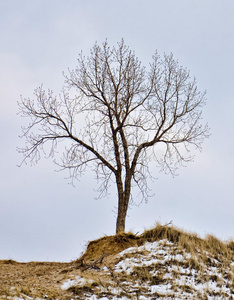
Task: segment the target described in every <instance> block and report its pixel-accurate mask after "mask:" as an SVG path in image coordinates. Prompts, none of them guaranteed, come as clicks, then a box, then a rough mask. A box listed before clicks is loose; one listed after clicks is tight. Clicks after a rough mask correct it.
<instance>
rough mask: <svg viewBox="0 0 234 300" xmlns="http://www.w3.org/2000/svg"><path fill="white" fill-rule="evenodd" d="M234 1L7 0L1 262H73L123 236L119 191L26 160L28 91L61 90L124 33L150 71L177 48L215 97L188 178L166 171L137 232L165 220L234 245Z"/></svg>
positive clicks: (136, 212) (0, 119) (0, 83)
mask: <svg viewBox="0 0 234 300" xmlns="http://www.w3.org/2000/svg"><path fill="white" fill-rule="evenodd" d="M233 11H234V1H233V0H230V1H229V0H223V1H220V0H206V1H204V0H194V1H193V0H189V1H188V0H173V1H172V0H161V1H159V0H145V1H143V0H141V1H139V0H128V1H126V0H118V1H114V0H83V1H81V0H66V1H55V0H50V1H45V0H34V1H30V0H28V1H26V0H21V1H18V0H7V1H3V0H2V1H0V45H1V47H0V66H1V68H0V124H1V133H0V135H1V136H0V143H1V147H0V168H1V172H0V190H1V194H0V259H15V260H18V261H31V260H51V261H55V260H57V261H70V260H72V259H75V258H77V257H79V256H80V253H81V252H82V251H83V250H84V249H85V246H86V244H87V242H88V241H90V240H93V239H96V238H99V237H101V236H103V235H105V234H107V235H110V234H114V233H115V222H116V214H115V211H116V209H115V207H116V205H117V197H116V192H115V190H114V189H113V190H112V194H111V195H110V196H109V197H108V198H104V199H101V200H95V199H94V198H95V196H97V193H96V192H95V189H96V188H97V184H96V182H95V181H94V174H92V173H91V172H87V173H86V175H84V176H83V177H82V178H81V181H79V182H77V183H76V187H73V186H71V185H69V181H68V180H66V179H65V177H66V176H67V174H66V172H65V173H62V172H55V169H56V166H55V165H54V164H53V163H52V161H50V160H41V161H40V162H39V163H38V164H37V165H36V166H34V167H31V166H30V165H23V166H22V167H20V168H19V167H17V165H18V164H20V162H21V160H22V157H21V155H20V154H18V153H17V151H16V147H17V146H23V145H24V141H23V140H21V139H20V138H19V137H18V136H19V135H20V134H21V125H23V124H24V123H25V122H26V120H25V119H22V118H21V117H19V116H18V115H17V109H18V108H17V101H19V100H20V95H23V97H32V96H33V90H34V88H36V87H38V86H40V85H41V83H43V84H44V87H45V88H51V89H53V90H54V91H55V92H56V93H59V92H60V90H61V88H62V85H63V82H64V78H63V76H62V72H63V71H65V72H66V71H67V69H68V68H75V66H76V58H77V56H78V54H79V52H80V51H81V50H82V51H83V52H84V53H85V54H88V52H89V49H90V48H91V47H92V46H93V44H94V43H95V41H97V42H98V43H102V42H103V41H105V39H106V38H107V39H108V41H109V44H110V45H116V43H117V42H119V41H120V40H121V38H124V40H125V43H126V44H127V45H129V47H130V48H131V49H133V50H135V52H136V55H137V56H138V57H139V59H140V60H141V61H142V63H143V64H144V65H147V64H148V63H149V62H150V61H151V57H152V55H153V53H154V52H155V50H158V52H159V54H163V53H164V52H165V53H170V52H172V53H173V54H174V57H175V58H176V59H178V60H179V63H180V64H181V65H183V66H184V67H187V68H188V69H189V70H190V71H191V75H192V76H195V77H196V79H197V82H198V87H199V89H200V90H201V91H205V90H206V91H207V105H206V107H205V108H204V109H203V117H204V121H207V122H208V123H209V126H210V128H211V134H212V135H211V137H210V138H209V139H208V140H206V141H205V142H204V144H203V151H202V153H199V152H197V153H195V154H196V157H195V161H194V162H193V163H190V164H188V165H187V167H186V168H181V169H180V170H179V171H178V173H179V176H177V177H175V178H172V177H171V176H170V175H164V174H163V173H159V172H158V169H157V168H154V166H152V167H153V170H154V175H155V176H156V177H157V178H158V179H157V180H156V181H155V182H154V183H152V184H151V188H152V191H153V192H154V194H155V195H154V196H153V197H152V198H150V199H149V202H148V203H147V204H145V203H143V204H141V205H140V206H139V207H138V206H133V207H131V208H130V210H129V213H128V217H127V223H126V228H127V230H132V231H133V232H138V231H139V232H142V231H143V230H144V229H145V228H146V229H147V228H151V227H152V226H153V225H154V224H155V222H157V221H159V222H161V223H162V224H164V223H167V222H169V221H171V220H173V224H174V225H175V226H177V227H179V228H183V229H185V230H187V231H192V232H196V233H198V234H199V235H201V236H202V237H203V236H205V235H206V234H214V235H216V236H217V237H219V238H221V239H223V240H227V239H230V238H234V184H233V181H234V169H233V167H234V138H233V129H234V126H233V123H234V119H233V111H234V93H233V84H234V18H233Z"/></svg>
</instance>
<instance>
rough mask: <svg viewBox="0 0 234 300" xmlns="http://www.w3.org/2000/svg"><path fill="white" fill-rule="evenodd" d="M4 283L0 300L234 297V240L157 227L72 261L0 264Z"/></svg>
mask: <svg viewBox="0 0 234 300" xmlns="http://www.w3.org/2000/svg"><path fill="white" fill-rule="evenodd" d="M0 283H1V284H0V299H15V300H17V299H38V300H39V299H64V300H68V299H92V300H96V299H103V300H104V299H105V300H107V299H116V300H117V299H126V300H127V299H142V300H143V299H234V241H229V242H222V241H220V240H218V239H217V238H216V237H214V236H212V235H208V236H207V237H206V238H205V239H201V238H200V237H198V236H197V235H196V234H192V233H186V232H184V231H183V230H180V229H177V228H175V227H173V226H169V225H166V226H162V225H159V224H158V225H157V226H156V227H155V228H153V229H151V230H146V231H145V232H144V233H142V234H141V235H137V234H133V233H122V234H118V235H114V236H104V237H102V238H100V239H97V240H95V241H91V242H89V244H88V246H87V249H86V251H85V253H84V254H83V255H82V256H81V257H80V258H79V259H77V260H75V261H72V262H69V263H58V262H30V263H19V262H16V261H13V260H2V261H0Z"/></svg>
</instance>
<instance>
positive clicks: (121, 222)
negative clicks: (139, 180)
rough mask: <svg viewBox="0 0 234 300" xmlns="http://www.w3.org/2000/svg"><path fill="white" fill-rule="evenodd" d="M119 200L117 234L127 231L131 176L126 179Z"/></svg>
mask: <svg viewBox="0 0 234 300" xmlns="http://www.w3.org/2000/svg"><path fill="white" fill-rule="evenodd" d="M118 194H119V201H118V217H117V221H116V234H117V233H120V232H125V223H126V216H127V211H128V204H129V200H130V194H131V177H130V176H128V178H126V181H125V191H123V192H122V193H121V192H120V191H119V193H118Z"/></svg>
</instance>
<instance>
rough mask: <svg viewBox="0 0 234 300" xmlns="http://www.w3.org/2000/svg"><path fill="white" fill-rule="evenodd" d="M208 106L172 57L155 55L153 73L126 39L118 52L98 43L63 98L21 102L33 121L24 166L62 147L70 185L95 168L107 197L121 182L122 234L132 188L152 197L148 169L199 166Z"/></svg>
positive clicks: (26, 131) (41, 96)
mask: <svg viewBox="0 0 234 300" xmlns="http://www.w3.org/2000/svg"><path fill="white" fill-rule="evenodd" d="M204 104H205V93H201V92H200V91H198V89H197V85H196V80H195V79H191V77H190V74H189V72H188V71H187V69H185V68H183V67H181V66H180V65H179V64H178V62H177V61H176V60H175V59H174V58H173V55H172V54H170V55H164V56H163V57H162V58H160V56H159V55H158V54H157V53H155V55H154V56H153V61H152V63H151V64H150V66H149V69H148V70H147V69H146V68H145V67H142V65H141V62H140V61H139V60H138V58H137V57H136V55H135V53H134V52H133V51H131V50H130V49H129V47H127V46H126V45H125V43H124V41H123V40H122V41H121V42H120V43H118V46H117V47H113V48H110V47H109V46H108V43H107V42H105V43H104V44H102V45H101V46H99V45H97V44H95V45H94V46H93V48H92V49H91V51H90V56H88V57H85V56H83V54H82V53H81V54H80V55H79V58H78V65H77V67H76V68H75V69H74V70H69V73H68V75H66V76H65V86H64V89H63V92H62V94H61V95H59V96H58V97H56V96H54V95H53V93H52V91H48V92H45V90H44V89H43V88H42V87H39V88H37V89H36V90H35V100H32V99H21V102H20V103H19V107H20V112H21V115H22V116H26V117H29V118H30V119H31V122H30V124H29V125H28V126H27V127H25V128H23V136H24V137H25V138H26V142H27V143H26V146H25V148H23V149H19V151H21V152H22V153H23V154H24V160H23V161H25V160H28V159H29V160H31V162H37V161H38V160H39V159H40V155H41V153H42V151H44V152H47V153H48V156H49V157H54V155H55V152H57V150H58V148H57V147H58V145H59V142H62V143H63V145H65V147H64V150H63V156H62V159H61V160H60V162H59V163H58V161H56V163H58V164H59V165H60V166H61V167H62V168H64V169H69V171H70V176H71V178H77V176H78V175H81V174H82V173H83V172H84V171H85V170H86V167H87V166H90V167H91V168H92V170H94V171H95V172H96V176H97V179H98V180H101V185H100V195H102V196H103V195H105V194H106V192H107V190H108V187H109V186H110V184H111V182H115V183H116V186H117V191H118V216H117V223H116V233H119V232H121V231H124V230H125V219H126V214H127V210H128V207H129V202H130V200H131V193H132V187H133V186H136V187H138V188H139V190H140V192H141V194H142V197H143V199H147V197H148V191H149V190H148V186H147V179H148V177H149V176H151V174H150V171H149V165H150V162H151V161H152V160H153V161H154V162H155V165H157V166H160V167H161V169H162V170H164V171H165V172H170V173H172V174H174V173H175V171H176V170H177V168H178V167H179V166H180V165H182V164H183V163H184V162H188V161H191V160H192V159H193V156H191V154H190V150H191V146H192V148H194V147H195V148H199V149H201V144H202V142H203V140H204V138H206V137H208V135H209V129H208V126H207V125H206V124H204V125H202V124H201V120H202V116H201V115H202V111H201V108H202V106H203V105H204ZM66 141H67V142H66ZM45 145H48V146H49V147H47V146H46V147H45ZM59 149H60V148H59Z"/></svg>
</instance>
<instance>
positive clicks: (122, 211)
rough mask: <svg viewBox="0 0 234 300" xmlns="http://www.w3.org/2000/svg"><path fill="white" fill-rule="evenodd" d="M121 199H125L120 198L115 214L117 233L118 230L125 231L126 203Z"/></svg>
mask: <svg viewBox="0 0 234 300" xmlns="http://www.w3.org/2000/svg"><path fill="white" fill-rule="evenodd" d="M119 200H120V199H119ZM123 200H125V199H122V201H119V207H118V216H117V221H116V234H118V233H120V232H125V222H126V216H127V209H126V204H125V203H124V202H125V201H123Z"/></svg>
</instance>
